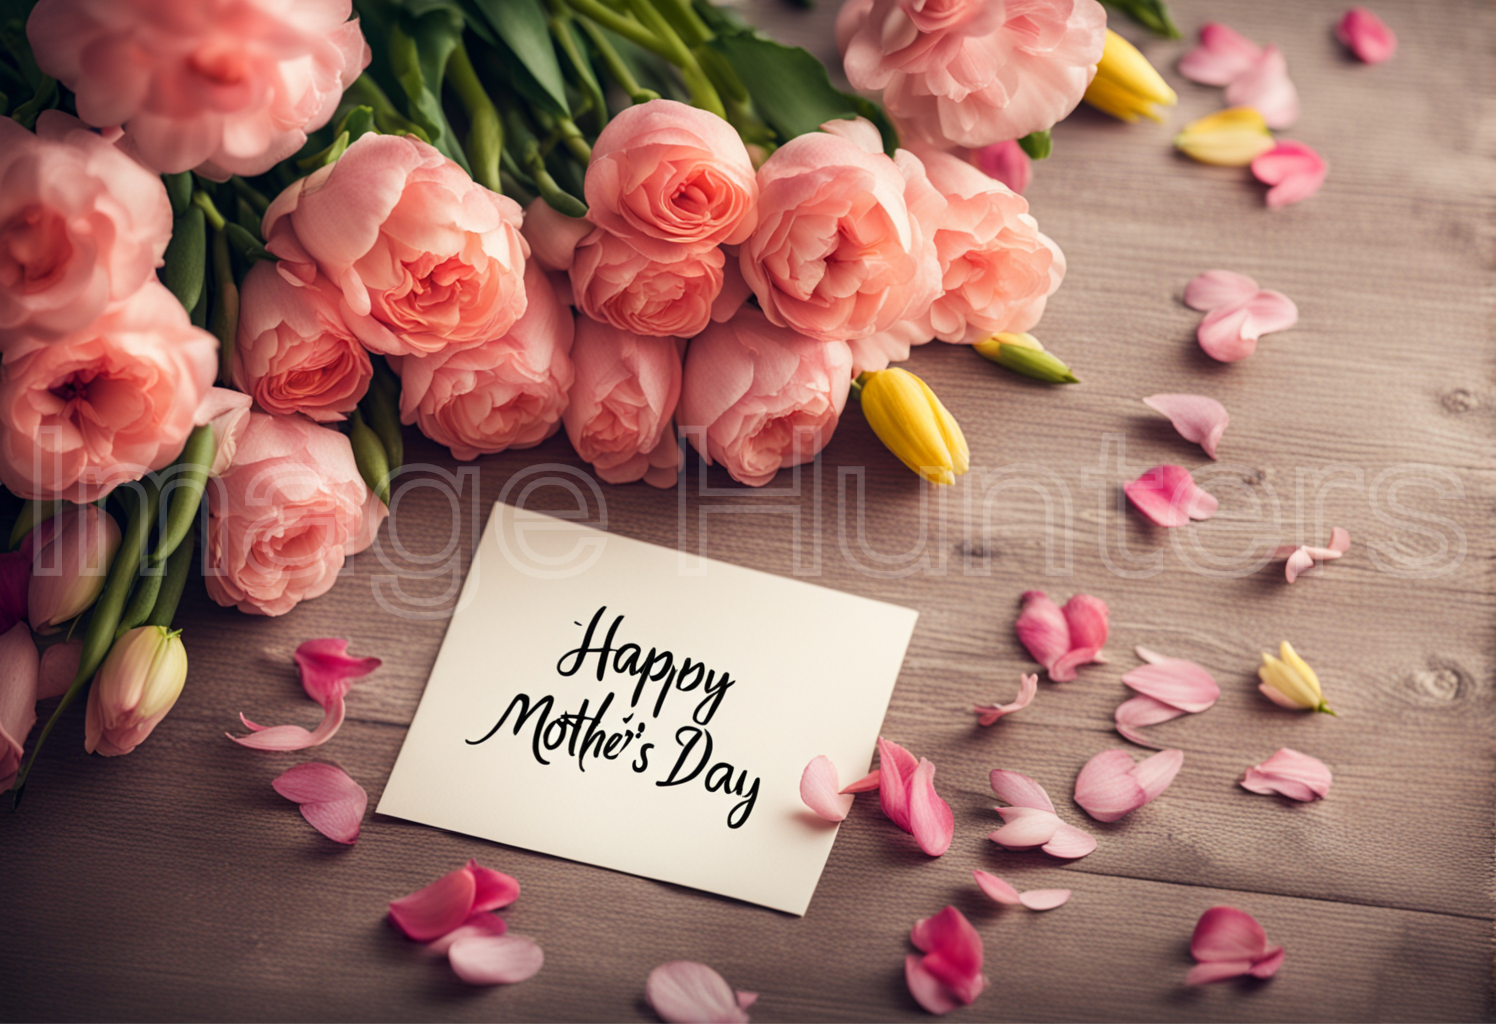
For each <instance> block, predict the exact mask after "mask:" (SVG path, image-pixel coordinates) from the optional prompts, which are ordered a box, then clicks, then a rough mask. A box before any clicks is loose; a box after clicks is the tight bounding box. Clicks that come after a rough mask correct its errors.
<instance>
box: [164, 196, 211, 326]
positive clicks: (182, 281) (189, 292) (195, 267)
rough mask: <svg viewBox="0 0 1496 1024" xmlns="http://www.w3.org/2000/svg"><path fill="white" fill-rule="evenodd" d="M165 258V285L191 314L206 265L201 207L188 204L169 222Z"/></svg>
mask: <svg viewBox="0 0 1496 1024" xmlns="http://www.w3.org/2000/svg"><path fill="white" fill-rule="evenodd" d="M165 259H166V267H165V270H164V277H165V279H166V280H165V283H166V287H167V288H170V289H171V293H172V294H173V295H175V296H176V297H177V301H178V302H180V303H181V304H182V305H183V306H184V307H185V308H186V309H187V311H188V312H189V313H190V312H191V311H192V310H193V309H194V308H196V306H197V300H198V298H199V297H201V295H202V292H203V278H204V277H205V276H206V275H207V267H208V229H207V224H206V222H205V220H204V218H203V211H202V208H201V207H198V206H189V207H188V208H187V212H186V213H184V214H182V215H181V216H180V217H177V218H175V219H174V220H173V221H172V227H171V241H170V242H168V243H167V244H166V256H165Z"/></svg>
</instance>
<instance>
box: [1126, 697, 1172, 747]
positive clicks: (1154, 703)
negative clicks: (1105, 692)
mask: <svg viewBox="0 0 1496 1024" xmlns="http://www.w3.org/2000/svg"><path fill="white" fill-rule="evenodd" d="M1186 713H1187V712H1184V711H1181V710H1179V709H1178V708H1176V707H1173V706H1171V705H1168V704H1165V703H1164V702H1163V701H1161V700H1154V699H1153V698H1152V697H1133V698H1131V699H1130V700H1124V701H1123V702H1122V703H1121V704H1118V705H1117V710H1116V711H1115V712H1114V713H1113V715H1112V718H1113V720H1114V721H1115V722H1116V723H1117V731H1118V732H1119V733H1121V734H1122V736H1123V737H1124V738H1125V739H1129V740H1131V741H1132V742H1134V743H1136V744H1137V745H1138V746H1140V747H1152V748H1153V749H1154V750H1159V749H1161V748H1160V747H1159V745H1158V744H1157V743H1154V742H1152V741H1150V740H1148V739H1147V738H1146V737H1144V736H1143V735H1142V734H1141V733H1139V732H1138V731H1137V730H1138V729H1141V728H1143V727H1144V726H1149V725H1158V724H1159V723H1161V722H1168V721H1172V720H1173V719H1175V718H1178V717H1179V716H1180V715H1183V714H1186Z"/></svg>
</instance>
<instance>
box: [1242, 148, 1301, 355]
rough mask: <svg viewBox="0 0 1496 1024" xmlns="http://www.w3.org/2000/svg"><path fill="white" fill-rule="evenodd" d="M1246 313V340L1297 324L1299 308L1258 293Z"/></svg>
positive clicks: (1277, 294)
mask: <svg viewBox="0 0 1496 1024" xmlns="http://www.w3.org/2000/svg"><path fill="white" fill-rule="evenodd" d="M1258 159H1261V158H1260V157H1259V158H1258ZM1246 311H1247V319H1246V322H1245V324H1244V325H1243V333H1244V334H1245V336H1246V337H1248V338H1260V337H1262V336H1263V335H1264V334H1276V333H1277V332H1278V331H1286V330H1288V329H1289V328H1290V327H1292V326H1293V325H1294V324H1296V323H1298V322H1299V307H1298V306H1296V305H1294V301H1293V300H1292V299H1290V298H1289V297H1288V296H1287V295H1284V294H1283V293H1282V292H1275V291H1260V292H1258V293H1257V294H1256V295H1254V296H1252V297H1251V298H1250V299H1248V300H1247V305H1246Z"/></svg>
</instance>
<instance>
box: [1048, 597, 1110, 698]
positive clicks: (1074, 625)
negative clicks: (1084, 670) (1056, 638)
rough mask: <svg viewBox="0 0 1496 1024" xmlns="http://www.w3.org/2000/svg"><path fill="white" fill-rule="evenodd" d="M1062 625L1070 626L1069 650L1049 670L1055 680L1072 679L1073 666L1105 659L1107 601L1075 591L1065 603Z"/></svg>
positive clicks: (1107, 627)
mask: <svg viewBox="0 0 1496 1024" xmlns="http://www.w3.org/2000/svg"><path fill="white" fill-rule="evenodd" d="M1064 612H1065V624H1066V625H1067V626H1069V628H1070V650H1069V651H1067V652H1066V653H1065V654H1064V656H1062V657H1061V658H1060V660H1059V661H1057V662H1055V667H1054V669H1053V670H1051V671H1050V673H1049V678H1050V679H1052V680H1053V681H1055V682H1057V683H1063V682H1067V681H1068V680H1071V679H1074V678H1075V666H1077V665H1088V664H1090V663H1091V662H1100V661H1104V660H1105V659H1103V658H1102V657H1101V648H1102V647H1104V646H1105V645H1106V638H1107V634H1108V631H1109V629H1110V626H1109V625H1108V618H1109V616H1110V611H1109V610H1108V608H1107V606H1106V602H1105V601H1103V600H1101V598H1099V597H1092V596H1091V595H1090V594H1074V595H1072V596H1071V598H1070V600H1068V601H1066V602H1065V608H1064Z"/></svg>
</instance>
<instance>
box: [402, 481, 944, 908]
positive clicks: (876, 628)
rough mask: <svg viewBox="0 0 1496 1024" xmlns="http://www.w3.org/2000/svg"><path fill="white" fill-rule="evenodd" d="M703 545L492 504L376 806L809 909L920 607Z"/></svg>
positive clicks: (748, 897) (559, 852)
mask: <svg viewBox="0 0 1496 1024" xmlns="http://www.w3.org/2000/svg"><path fill="white" fill-rule="evenodd" d="M688 561H689V562H691V563H692V564H691V567H690V569H689V570H688V571H689V573H690V574H683V572H682V564H683V562H682V556H681V555H679V554H678V553H677V552H675V551H672V550H670V549H668V548H663V547H659V546H657V545H654V544H646V543H644V542H642V541H636V540H630V539H628V538H626V537H619V536H615V535H613V534H609V533H606V532H603V531H600V530H596V529H593V528H591V527H588V526H584V525H580V524H577V523H571V522H566V521H564V520H561V519H556V518H552V517H550V516H545V515H541V514H538V513H534V512H529V511H523V510H516V509H514V508H511V507H510V506H508V505H505V504H502V503H500V504H496V505H495V506H494V510H493V513H492V514H491V515H490V516H489V521H488V526H487V528H486V529H485V530H484V532H483V539H482V542H481V543H480V544H479V546H478V552H477V555H476V556H475V557H474V559H473V564H472V567H471V568H470V569H469V571H468V578H467V581H466V582H465V584H464V586H463V593H462V599H461V601H460V602H459V606H458V610H457V612H456V613H455V614H454V615H453V616H452V623H451V625H450V626H449V627H448V629H447V636H446V639H445V640H444V641H443V642H442V648H441V653H440V654H439V655H438V656H437V659H436V665H435V667H433V669H432V670H431V679H430V681H428V682H427V684H426V692H425V695H424V696H423V697H422V698H421V704H420V707H419V708H418V709H417V711H416V716H415V719H414V721H413V722H412V723H411V726H410V732H409V734H408V735H407V736H406V738H405V745H404V746H403V747H402V748H401V750H400V757H399V759H398V760H397V761H396V762H395V768H394V771H393V772H392V773H391V774H390V779H389V782H388V784H387V785H386V786H385V790H384V795H383V797H382V798H381V799H380V801H379V813H381V814H390V815H394V816H396V817H400V818H407V819H410V820H411V821H418V822H422V823H424V824H427V825H434V826H436V827H438V828H443V829H449V830H451V831H454V832H464V833H467V834H469V835H474V836H480V837H482V838H484V839H491V840H494V841H495V842H500V843H508V844H510V845H512V846H519V847H523V848H525V849H528V850H536V851H539V852H541V853H549V854H554V855H556V856H559V857H566V858H569V859H571V860H577V861H583V862H585V863H588V864H596V865H599V866H601V867H606V868H613V869H616V870H618V871H626V872H629V873H630V874H635V875H642V876H644V877H647V878H655V879H659V880H661V881H665V882H674V883H677V884H680V885H687V886H691V887H692V888H696V889H703V890H706V891H708V892H714V893H720V894H722V895H724V896H731V897H735V898H737V899H740V900H747V901H748V902H750V903H759V904H762V905H764V906H766V907H773V908H775V909H776V910H784V911H788V912H790V913H792V914H803V913H805V909H806V907H807V906H808V905H809V903H810V897H811V894H812V893H814V892H815V887H816V882H817V881H818V880H819V879H820V876H821V870H822V868H824V867H825V864H826V858H827V856H828V855H829V854H830V853H831V844H832V842H833V841H834V840H835V838H836V828H837V827H836V826H835V825H832V824H831V823H829V822H826V821H822V820H821V819H820V818H818V817H816V816H815V815H814V814H813V813H811V811H810V810H809V809H807V808H806V807H805V805H804V804H803V803H801V801H800V774H801V772H803V771H804V770H805V765H806V763H807V762H809V761H810V759H811V758H813V757H815V756H816V755H818V754H825V755H827V756H828V757H830V758H831V760H832V762H833V763H834V764H835V765H836V767H837V769H838V771H839V772H840V773H841V778H842V780H843V783H844V784H845V783H847V782H851V781H852V780H854V779H857V778H860V777H861V776H862V775H864V774H865V773H866V772H867V771H868V768H869V765H870V762H871V760H872V755H873V750H874V746H875V743H876V740H877V736H878V730H879V727H880V726H881V724H882V721H883V715H884V712H885V711H886V710H887V707H888V700H889V697H890V695H891V694H892V693H893V685H894V681H895V679H896V678H897V677H898V674H899V666H900V665H901V663H902V662H903V659H904V650H905V648H906V647H907V646H908V644H909V638H910V636H911V634H912V633H913V631H914V621H915V618H916V617H917V613H916V612H914V611H912V610H910V609H908V608H900V607H897V606H895V605H890V604H884V603H882V602H880V601H872V600H868V599H867V598H862V597H856V596H854V595H851V594H844V593H840V592H838V591H834V590H827V589H826V588H824V587H818V586H813V585H811V584H808V583H802V582H799V581H797V580H791V579H784V578H782V577H779V576H774V575H771V574H768V573H763V572H757V571H755V570H752V569H744V568H741V567H739V566H735V565H728V564H727V563H725V562H717V561H713V560H710V559H695V558H689V559H688ZM558 566H560V567H561V568H558ZM703 570H704V571H703ZM589 632H590V636H591V639H590V641H588V640H587V638H588V636H589ZM610 633H611V635H612V636H611V643H610V642H609V634H610ZM600 648H609V651H608V654H607V664H606V667H605V670H604V673H603V678H602V680H601V681H599V679H598V670H599V662H600V660H601V653H600V650H599V649H600ZM589 649H590V650H589ZM651 653H653V654H654V658H653V659H652V660H651V658H650V654H651ZM646 665H648V666H649V668H648V672H647V674H648V676H649V677H650V678H649V679H647V680H645V681H644V682H643V683H642V686H641V685H640V682H639V674H640V673H641V672H643V671H644V667H645V666H646ZM655 677H659V678H658V679H656V678H655ZM672 681H673V682H672ZM667 684H668V685H667ZM682 687H684V689H683V688H682ZM636 691H637V703H634V701H635V696H636ZM547 698H550V699H549V700H547ZM527 707H528V710H529V716H528V718H525V720H524V721H523V722H522V723H520V724H519V725H518V734H517V735H516V723H518V722H519V720H520V719H521V718H522V717H524V713H525V711H526V708H527ZM599 711H601V717H600V718H599V717H598V715H599ZM563 716H569V717H563ZM578 716H585V718H584V720H581V721H579V718H578ZM542 720H543V722H544V724H543V725H542ZM641 727H642V731H641ZM708 744H709V745H710V752H709V753H708V750H707V747H708ZM542 761H544V762H548V763H542ZM665 783H673V784H669V785H666V784H665ZM499 866H500V867H502V865H499Z"/></svg>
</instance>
